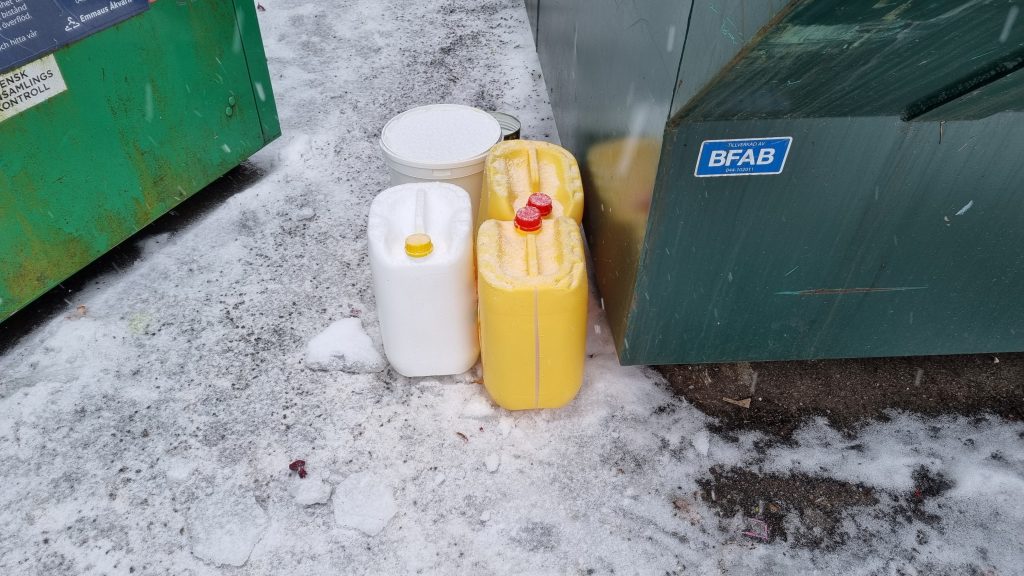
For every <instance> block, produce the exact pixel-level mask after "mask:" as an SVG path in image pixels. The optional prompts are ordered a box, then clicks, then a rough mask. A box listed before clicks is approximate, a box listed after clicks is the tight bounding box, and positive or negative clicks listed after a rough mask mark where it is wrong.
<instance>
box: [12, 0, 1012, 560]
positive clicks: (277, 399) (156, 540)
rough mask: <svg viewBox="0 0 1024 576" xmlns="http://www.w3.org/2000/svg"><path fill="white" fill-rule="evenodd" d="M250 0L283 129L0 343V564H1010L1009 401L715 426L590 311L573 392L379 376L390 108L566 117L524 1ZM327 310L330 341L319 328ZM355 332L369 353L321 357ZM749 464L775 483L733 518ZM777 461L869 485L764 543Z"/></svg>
mask: <svg viewBox="0 0 1024 576" xmlns="http://www.w3.org/2000/svg"><path fill="white" fill-rule="evenodd" d="M260 1H261V3H262V5H263V6H264V7H265V8H266V11H265V12H261V13H260V20H261V25H262V27H263V34H264V38H265V40H266V43H267V53H268V57H269V59H270V66H271V71H272V73H273V78H274V82H275V86H274V87H275V90H276V92H277V99H278V106H279V108H280V112H281V120H282V125H283V126H284V130H285V135H284V136H283V137H282V138H281V139H280V140H279V141H278V142H276V143H275V144H274V145H272V146H270V147H269V148H268V149H267V150H265V151H263V152H261V153H260V154H258V155H257V156H256V157H255V158H254V159H253V162H254V163H255V164H256V165H257V166H258V167H260V168H261V169H262V170H265V172H266V174H267V175H266V177H265V178H263V179H262V180H261V181H259V182H258V183H256V184H255V185H253V186H251V187H250V188H249V189H247V190H245V191H243V192H241V193H238V194H236V195H234V196H232V197H231V198H230V199H228V200H227V201H226V202H224V203H223V204H222V205H221V206H219V207H218V208H217V209H215V210H214V211H213V212H211V213H210V214H209V215H207V216H206V217H204V218H203V219H202V220H201V221H199V222H197V223H195V224H194V225H191V226H189V227H187V228H185V229H182V230H179V231H176V232H173V233H172V234H170V235H169V236H161V237H158V238H156V239H151V240H149V241H147V244H146V246H144V248H145V250H144V251H143V256H142V257H141V258H140V259H139V260H138V262H137V263H136V264H135V265H134V266H133V267H131V269H128V270H125V271H124V272H123V273H119V274H111V275H108V276H106V277H104V278H102V279H101V281H100V282H99V283H98V284H97V285H96V286H94V287H92V288H89V289H87V290H85V291H83V292H81V293H79V294H77V295H76V296H75V298H76V301H75V302H73V304H74V305H75V306H77V305H79V304H81V305H85V306H86V308H85V309H84V310H85V313H84V315H83V314H80V313H76V312H75V310H74V306H69V310H68V311H67V312H66V313H65V314H60V315H58V316H56V317H54V318H53V319H52V320H51V321H49V322H48V323H46V324H44V325H43V326H41V327H40V328H38V329H37V330H35V331H33V332H32V333H31V334H29V335H27V336H26V337H25V338H24V339H23V340H22V341H21V342H20V343H19V344H17V345H16V346H14V347H12V348H11V349H10V350H8V351H7V352H6V353H4V354H3V355H2V356H0V462H3V466H2V468H0V526H2V528H0V574H46V575H52V574H128V573H135V574H189V575H196V576H198V575H206V574H290V573H295V574H303V575H306V576H315V575H320V574H342V573H346V574H347V573H354V574H360V573H369V574H396V573H416V572H420V573H459V574H463V573H470V574H610V573H615V574H664V573H683V572H685V573H690V574H748V573H763V574H786V573H819V574H840V573H842V574H1021V573H1024V567H1022V563H1021V560H1022V550H1024V504H1022V498H1021V495H1022V494H1024V450H1022V448H1024V426H1022V425H1021V424H1020V423H1014V422H1008V421H1004V420H1001V419H999V418H996V417H971V418H968V417H954V416H948V417H940V418H922V417H918V416H914V415H910V414H901V413H894V414H891V418H890V419H889V420H888V421H886V422H873V423H867V424H865V425H864V426H863V428H862V429H860V430H859V432H857V433H856V434H855V435H851V434H850V433H848V432H839V431H836V430H833V429H832V428H830V427H829V426H828V425H827V424H826V423H825V422H824V421H815V422H810V423H808V424H807V425H806V426H804V427H803V428H801V429H800V430H799V431H798V432H797V434H796V436H795V437H794V440H793V441H792V442H788V443H786V442H783V443H780V442H766V441H765V440H766V439H765V438H764V437H763V436H762V435H761V434H759V433H739V434H735V435H734V436H733V435H729V436H720V435H717V434H715V433H713V432H711V431H709V429H708V426H709V424H713V422H712V420H711V419H710V418H708V417H707V416H705V415H704V414H703V413H701V412H700V411H698V410H696V409H695V408H693V407H692V406H691V405H689V404H688V403H687V402H686V401H685V400H683V399H681V398H680V397H678V396H676V395H674V394H673V393H672V392H671V391H670V390H669V388H668V387H667V385H666V384H665V383H664V381H663V380H662V379H661V378H660V376H658V375H657V374H656V373H654V372H653V371H650V370H647V369H641V368H623V367H620V366H619V365H618V363H617V362H616V359H615V355H614V351H613V348H612V346H611V343H610V341H609V339H608V330H607V326H605V325H604V321H603V319H602V317H601V315H600V313H599V311H598V310H596V309H595V308H596V307H594V306H593V305H592V306H591V308H592V314H591V324H592V326H593V327H594V330H592V331H591V340H590V342H589V343H588V348H589V353H590V354H591V355H592V356H591V357H590V359H589V360H588V362H587V369H586V383H585V385H584V387H583V390H582V391H581V393H580V396H579V397H578V399H577V400H576V401H575V402H574V403H573V404H571V405H570V406H569V407H567V408H565V409H562V410H557V411H543V412H521V413H509V412H506V411H503V410H501V409H498V408H496V407H494V406H493V405H492V404H491V403H490V401H489V400H488V398H487V396H486V395H485V393H484V391H483V389H482V387H481V386H479V385H478V384H476V383H474V382H473V380H474V378H475V377H476V375H475V374H473V373H470V374H464V375H460V376H454V377H446V378H428V379H406V378H402V377H399V376H397V375H396V374H394V373H393V372H392V371H390V370H387V369H385V370H383V371H381V370H380V368H381V366H382V364H381V363H380V362H379V359H378V358H377V356H376V352H375V350H370V349H367V347H366V342H365V339H364V338H363V332H365V335H366V336H368V337H369V339H370V341H371V342H372V343H373V346H374V347H376V349H378V350H379V334H378V331H377V328H376V323H375V312H374V302H373V297H372V294H371V293H370V289H369V286H370V278H369V270H368V266H367V256H366V242H365V239H364V232H365V221H366V217H367V211H368V207H369V202H370V199H371V198H372V197H373V196H374V194H375V193H376V192H378V191H379V190H381V189H382V188H384V187H385V186H386V183H387V177H386V174H385V170H384V164H383V161H382V159H381V157H380V153H379V150H378V147H377V137H378V134H379V130H380V128H381V126H382V125H383V124H384V122H385V121H386V120H387V119H388V118H390V117H391V116H393V115H394V114H396V113H398V112H400V111H402V110H404V109H406V108H409V107H412V106H415V105H419V104H426V103H431V102H460V103H467V104H471V105H475V106H479V107H481V108H485V109H499V110H506V111H510V112H513V113H515V114H516V115H518V116H519V117H520V119H521V120H522V121H523V125H524V129H523V133H524V137H533V138H539V139H549V140H557V135H556V132H555V128H554V124H553V121H552V119H551V111H550V107H549V105H548V103H547V100H546V96H545V89H544V85H543V80H542V79H541V76H540V70H539V66H538V64H537V60H536V55H535V53H534V50H533V46H532V40H531V36H530V33H529V29H528V25H527V22H526V16H525V11H524V8H523V6H522V5H521V3H520V2H519V0H454V1H452V0H446V1H443V2H440V1H438V2H415V3H414V2H405V1H400V0H388V1H371V0H363V1H361V2H340V1H339V2H322V1H320V0H260ZM345 319H349V320H347V321H345V322H342V321H343V320H345ZM332 326H333V329H332V331H333V333H335V334H342V335H346V338H347V339H351V341H352V342H351V343H352V346H351V348H349V349H348V350H347V351H346V349H345V347H344V346H342V348H341V349H340V350H339V349H332V348H331V346H329V345H326V346H325V345H324V341H323V338H321V339H319V340H317V336H318V335H320V334H323V333H324V331H325V330H328V329H329V327H332ZM360 326H361V329H360ZM598 327H602V329H601V330H598V329H597V328H598ZM330 334H331V332H328V333H326V335H325V336H324V337H327V336H329V335H330ZM328 344H329V343H328ZM346 352H347V354H348V356H347V358H349V359H351V358H357V359H358V360H359V361H358V362H347V361H342V362H333V361H331V358H329V357H328V358H327V359H326V361H325V358H324V355H325V354H326V355H327V356H330V355H331V354H332V353H333V354H334V355H335V356H337V355H345V353H346ZM300 458H301V459H303V460H305V461H306V468H307V470H308V471H309V476H308V477H307V478H305V479H300V478H298V476H297V475H296V474H295V473H294V472H292V471H290V470H289V468H288V464H289V462H291V461H292V460H295V459H300ZM737 471H746V472H745V473H749V474H753V475H756V477H758V478H764V479H765V480H764V481H765V493H766V497H765V499H764V501H762V502H760V503H759V504H758V505H757V506H753V507H752V506H750V505H749V504H748V505H746V506H741V507H738V508H737V509H736V510H735V511H734V513H735V515H733V514H732V513H722V508H721V507H716V506H715V504H716V503H717V502H718V501H719V500H720V499H722V500H723V501H725V500H727V499H728V498H729V497H730V495H729V494H728V493H723V491H724V490H725V489H727V487H728V486H729V483H728V482H727V481H726V480H727V477H728V476H729V475H730V474H733V475H735V474H737V473H738V472H737ZM783 477H798V478H802V479H804V480H807V479H810V481H814V480H815V479H819V480H824V479H832V480H830V481H835V482H836V485H837V486H838V485H840V484H842V485H845V486H855V487H856V490H859V491H860V492H858V494H860V496H858V497H857V499H856V501H855V503H854V505H850V506H847V507H845V508H843V509H840V510H838V511H833V521H831V522H815V521H813V518H810V516H811V515H812V513H815V514H821V512H820V511H817V509H815V508H813V507H805V508H804V509H790V510H783V511H782V512H780V514H782V518H783V520H782V522H783V527H784V528H785V531H786V533H787V534H788V537H787V538H786V539H783V538H780V537H778V534H774V533H773V534H767V535H766V536H768V540H769V541H768V542H765V541H763V539H762V538H759V537H758V535H759V533H761V532H760V531H762V526H761V525H760V524H758V523H757V522H756V521H751V520H749V519H748V518H757V517H762V516H764V515H765V514H768V513H769V512H770V510H769V509H771V510H775V508H773V507H775V506H776V504H774V503H773V500H772V498H769V497H768V496H767V494H768V493H769V492H771V491H772V490H773V488H772V487H771V486H770V485H769V484H770V483H771V482H774V480H772V479H773V478H783ZM714 478H718V479H719V480H721V481H719V482H717V483H716V482H714V481H713V479H714ZM716 490H717V491H716ZM826 496H827V495H826ZM766 507H767V508H766ZM809 526H812V528H808V527H809ZM822 526H828V528H826V529H823V528H822ZM815 531H817V533H815ZM744 532H748V535H744V534H743V533H744ZM823 532H824V533H823ZM761 535H765V534H761Z"/></svg>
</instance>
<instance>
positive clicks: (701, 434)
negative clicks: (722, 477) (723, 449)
mask: <svg viewBox="0 0 1024 576" xmlns="http://www.w3.org/2000/svg"><path fill="white" fill-rule="evenodd" d="M690 444H693V449H694V450H696V451H697V454H700V455H701V456H707V455H708V451H709V450H710V449H711V436H710V435H709V434H708V431H707V430H698V431H697V432H695V433H694V434H693V436H691V437H690Z"/></svg>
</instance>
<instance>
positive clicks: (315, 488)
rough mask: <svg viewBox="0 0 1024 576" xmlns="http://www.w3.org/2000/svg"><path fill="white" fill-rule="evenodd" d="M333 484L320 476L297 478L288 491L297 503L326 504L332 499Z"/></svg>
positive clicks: (305, 504) (309, 504)
mask: <svg viewBox="0 0 1024 576" xmlns="http://www.w3.org/2000/svg"><path fill="white" fill-rule="evenodd" d="M333 489H334V487H333V486H331V485H330V484H328V483H327V482H324V481H323V480H320V479H319V478H312V477H309V478H296V479H295V480H294V481H293V482H292V487H291V488H289V489H288V493H289V494H291V496H292V498H294V499H295V502H296V503H297V504H301V505H302V506H312V505H313V504H326V503H327V501H328V500H330V499H331V491H332V490H333Z"/></svg>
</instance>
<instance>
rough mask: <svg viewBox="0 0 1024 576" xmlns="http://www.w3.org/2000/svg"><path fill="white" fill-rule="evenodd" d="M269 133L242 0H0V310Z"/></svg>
mask: <svg viewBox="0 0 1024 576" xmlns="http://www.w3.org/2000/svg"><path fill="white" fill-rule="evenodd" d="M280 132H281V130H280V125H279V123H278V118H277V110H276V106H275V103H274V94H273V90H272V88H271V84H270V75H269V73H268V71H267V65H266V56H265V54H264V51H263V43H262V40H261V38H260V31H259V25H258V23H257V20H256V11H255V7H254V3H253V2H252V1H251V0H234V1H233V0H218V1H215V2H214V1H209V2H195V1H189V2H183V1H178V0H47V1H46V2H42V1H36V0H0V254H2V255H3V256H2V257H0V321H2V320H4V319H6V318H8V317H10V316H11V315H12V314H14V313H15V312H16V311H18V310H19V309H20V308H22V307H23V306H25V305H26V304H27V303H29V302H31V301H32V300H33V299H34V298H36V297H37V296H39V295H40V294H42V293H43V292H45V291H47V290H48V289H50V288H52V287H53V286H55V285H56V284H57V283H59V282H61V281H62V280H63V279H65V278H67V277H68V276H70V275H71V274H73V273H74V272H76V271H78V270H79V269H81V268H82V267H84V266H85V265H86V264H88V263H89V262H91V261H92V260H94V259H95V258H97V257H98V256H100V255H102V254H103V253H104V252H106V251H107V250H109V249H110V248H112V247H113V246H115V245H117V244H118V243H120V242H122V241H123V240H125V239H126V238H128V237H130V236H131V235H132V234H134V233H135V232H137V231H138V230H139V229H141V228H142V227H144V226H146V225H147V224H149V223H150V222H152V221H153V220H154V219H156V218H157V217H159V216H160V215H162V214H164V213H165V212H167V211H168V210H170V209H171V208H173V207H174V206H175V205H177V204H178V203H180V202H181V201H182V200H184V199H186V198H187V197H189V196H191V195H192V194H194V193H196V192H197V191H199V190H200V189H202V188H203V187H204V186H206V185H207V184H209V183H210V182H212V181H213V180H215V179H216V178H217V177H219V176H221V175H223V174H224V173H225V172H227V171H228V170H230V169H231V168H233V167H235V166H237V165H238V164H239V163H240V162H242V161H243V160H245V159H246V158H248V157H249V156H250V155H252V154H253V153H254V152H256V151H257V150H259V149H260V148H262V147H263V146H264V145H266V144H267V143H268V142H270V141H272V140H273V139H274V138H276V137H278V136H279V135H280Z"/></svg>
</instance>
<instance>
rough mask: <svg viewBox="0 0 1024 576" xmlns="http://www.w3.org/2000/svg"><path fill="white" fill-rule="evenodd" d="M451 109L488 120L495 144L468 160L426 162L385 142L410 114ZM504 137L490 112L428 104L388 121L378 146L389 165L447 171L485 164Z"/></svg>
mask: <svg viewBox="0 0 1024 576" xmlns="http://www.w3.org/2000/svg"><path fill="white" fill-rule="evenodd" d="M451 109H455V110H462V111H464V112H468V113H472V114H477V115H480V117H481V118H486V119H487V120H489V121H490V123H492V124H493V129H494V132H495V139H494V142H493V143H491V145H490V146H488V147H487V148H486V149H484V150H483V151H482V152H480V153H478V154H474V155H473V156H470V157H467V158H460V159H458V160H453V161H450V162H426V161H421V160H415V159H412V158H407V157H404V156H402V155H400V154H399V153H397V152H396V151H395V150H393V149H392V148H391V147H389V146H388V145H387V143H386V142H385V141H384V136H385V135H386V134H387V132H388V129H389V128H390V127H391V126H392V125H393V124H394V123H395V122H396V121H400V119H402V118H403V117H405V116H406V115H408V114H410V113H421V112H429V111H431V110H451ZM502 136H503V133H502V128H501V124H500V123H499V122H498V121H497V119H495V118H494V117H493V116H491V114H490V113H489V112H486V111H484V110H481V109H479V108H474V107H473V106H466V105H465V104H426V105H424V106H415V107H413V108H409V109H408V110H405V111H403V112H401V113H399V114H397V115H395V116H394V117H392V118H391V119H390V120H388V121H387V123H385V124H384V127H383V128H382V129H381V131H380V138H379V139H378V144H379V145H380V148H381V150H382V151H383V152H384V157H385V159H386V160H388V162H389V163H393V164H398V165H400V166H408V167H410V168H419V169H427V170H446V169H450V168H463V167H466V166H472V165H474V164H477V163H483V161H484V159H485V158H487V154H488V153H489V152H490V150H491V147H493V146H494V144H497V143H498V142H501V139H502Z"/></svg>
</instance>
